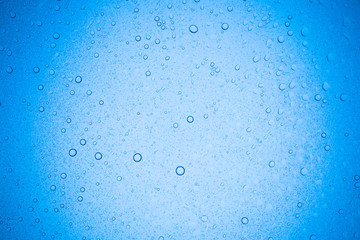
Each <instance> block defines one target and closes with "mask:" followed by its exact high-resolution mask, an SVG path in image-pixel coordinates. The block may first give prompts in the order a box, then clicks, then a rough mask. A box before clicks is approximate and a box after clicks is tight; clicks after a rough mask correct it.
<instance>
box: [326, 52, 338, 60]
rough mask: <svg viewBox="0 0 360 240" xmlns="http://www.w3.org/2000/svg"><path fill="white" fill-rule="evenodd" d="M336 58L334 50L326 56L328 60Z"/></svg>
mask: <svg viewBox="0 0 360 240" xmlns="http://www.w3.org/2000/svg"><path fill="white" fill-rule="evenodd" d="M335 58H336V56H335V53H332V52H331V53H329V54H328V55H327V56H326V59H327V60H328V62H331V61H334V60H335Z"/></svg>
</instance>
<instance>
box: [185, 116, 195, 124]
mask: <svg viewBox="0 0 360 240" xmlns="http://www.w3.org/2000/svg"><path fill="white" fill-rule="evenodd" d="M186 121H187V122H188V123H192V122H194V117H193V116H188V117H187V118H186Z"/></svg>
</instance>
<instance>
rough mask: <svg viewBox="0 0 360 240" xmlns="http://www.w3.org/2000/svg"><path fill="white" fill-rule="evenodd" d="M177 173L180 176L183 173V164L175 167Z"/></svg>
mask: <svg viewBox="0 0 360 240" xmlns="http://www.w3.org/2000/svg"><path fill="white" fill-rule="evenodd" d="M175 172H176V174H177V175H179V176H182V175H184V174H185V168H184V167H183V166H178V167H176V169H175Z"/></svg>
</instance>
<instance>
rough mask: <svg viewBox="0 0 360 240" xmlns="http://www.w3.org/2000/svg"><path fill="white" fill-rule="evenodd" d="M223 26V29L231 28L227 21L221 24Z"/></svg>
mask: <svg viewBox="0 0 360 240" xmlns="http://www.w3.org/2000/svg"><path fill="white" fill-rule="evenodd" d="M221 28H222V30H225V31H226V30H228V29H229V24H227V23H223V24H221Z"/></svg>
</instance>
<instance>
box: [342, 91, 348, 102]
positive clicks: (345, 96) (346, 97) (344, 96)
mask: <svg viewBox="0 0 360 240" xmlns="http://www.w3.org/2000/svg"><path fill="white" fill-rule="evenodd" d="M347 99H348V95H346V94H344V93H343V94H341V95H340V100H341V101H343V102H345V101H346V100H347Z"/></svg>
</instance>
